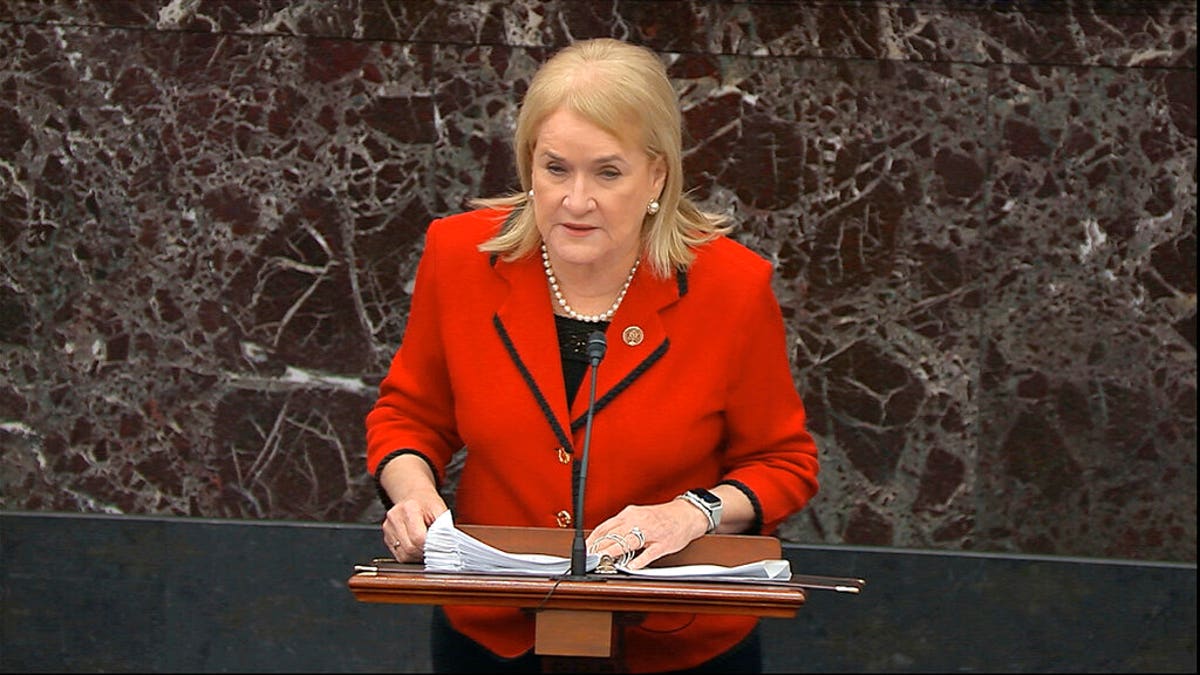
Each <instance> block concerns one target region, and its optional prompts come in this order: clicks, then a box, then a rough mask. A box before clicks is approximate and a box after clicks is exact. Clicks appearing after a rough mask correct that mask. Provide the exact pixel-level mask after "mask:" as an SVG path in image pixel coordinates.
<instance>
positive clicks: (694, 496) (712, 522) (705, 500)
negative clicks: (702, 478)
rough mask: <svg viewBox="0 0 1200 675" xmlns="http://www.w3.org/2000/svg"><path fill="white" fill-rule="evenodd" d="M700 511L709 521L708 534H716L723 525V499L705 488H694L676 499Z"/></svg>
mask: <svg viewBox="0 0 1200 675" xmlns="http://www.w3.org/2000/svg"><path fill="white" fill-rule="evenodd" d="M676 499H682V500H684V501H685V502H687V503H689V504H691V505H692V506H695V507H696V508H698V509H700V511H701V513H703V514H704V517H705V518H707V519H708V530H707V531H706V533H707V534H712V533H713V532H716V530H717V525H720V524H721V507H722V504H721V498H720V497H718V496H716V495H714V494H713V493H711V492H709V491H708V490H705V489H704V488H692V489H691V490H688V491H687V492H684V493H683V494H681V495H679V496H678V497H676Z"/></svg>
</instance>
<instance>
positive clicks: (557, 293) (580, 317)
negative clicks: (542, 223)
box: [542, 244, 642, 323]
mask: <svg viewBox="0 0 1200 675" xmlns="http://www.w3.org/2000/svg"><path fill="white" fill-rule="evenodd" d="M641 262H642V261H641V258H639V259H637V260H634V261H633V267H632V268H631V269H630V270H629V276H627V277H625V284H624V285H623V286H621V292H620V293H617V299H616V300H615V301H613V304H612V307H609V308H608V310H606V311H605V312H603V313H601V314H580V313H579V312H576V311H575V310H574V309H571V306H570V305H568V304H567V299H566V298H564V297H563V294H562V291H561V290H559V288H558V278H557V277H555V276H554V269H553V268H552V267H550V252H549V251H547V250H546V245H545V244H542V266H543V267H545V268H546V279H547V280H549V281H550V290H551V291H552V292H553V293H554V299H555V300H557V301H558V306H559V307H562V310H563V311H564V312H566V314H567V316H569V317H571V318H572V319H575V320H577V321H586V322H587V323H600V322H601V321H608V320H609V319H611V318H612V316H613V314H616V313H617V308H618V307H620V306H621V301H622V300H624V299H625V293H626V292H628V291H629V284H631V283H633V273H634V272H636V271H637V268H638V264H639V263H641Z"/></svg>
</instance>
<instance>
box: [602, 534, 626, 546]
mask: <svg viewBox="0 0 1200 675" xmlns="http://www.w3.org/2000/svg"><path fill="white" fill-rule="evenodd" d="M600 538H601V539H612V540H613V541H615V542H617V545H619V546H620V547H621V550H625V549H627V548H629V545H628V544H626V543H625V537H622V536H621V535H619V534H617V533H616V532H609V533H608V534H606V535H604V536H603V537H600Z"/></svg>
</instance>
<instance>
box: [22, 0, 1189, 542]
mask: <svg viewBox="0 0 1200 675" xmlns="http://www.w3.org/2000/svg"><path fill="white" fill-rule="evenodd" d="M599 35H606V36H615V37H621V38H626V39H629V40H631V41H635V42H639V43H642V44H646V45H648V46H650V47H651V48H653V49H654V50H656V51H657V52H659V53H660V54H661V55H662V57H663V59H664V60H665V61H666V62H667V63H669V65H670V72H671V74H672V76H673V77H674V78H675V80H676V82H677V83H678V86H679V90H680V92H681V94H682V100H683V103H684V107H685V118H686V124H687V130H688V151H687V156H686V163H685V167H686V170H687V172H688V179H689V182H690V183H691V184H692V185H694V186H695V187H696V195H697V196H698V197H699V198H700V199H701V200H702V201H703V202H704V203H705V204H706V205H708V206H709V207H712V208H719V209H724V210H726V211H728V212H730V213H732V214H734V215H735V216H736V218H737V220H738V221H739V223H740V227H739V230H738V232H737V234H736V236H737V238H738V239H739V240H741V241H742V242H744V243H746V244H747V245H749V246H751V247H752V248H754V249H755V250H757V251H759V252H760V253H761V254H763V255H764V256H766V257H768V258H769V259H771V260H773V261H774V262H775V263H776V264H777V268H778V274H777V277H776V290H777V293H778V296H779V299H780V302H781V304H782V306H783V309H784V313H785V316H786V319H787V322H788V326H789V331H790V333H791V337H792V338H793V343H794V345H795V351H794V361H793V365H794V374H795V379H796V383H797V387H798V388H799V390H800V391H801V393H802V395H803V396H804V399H805V401H806V403H807V405H808V407H809V412H810V415H811V425H812V431H813V433H814V434H815V435H816V436H817V437H818V440H819V442H820V445H821V449H822V460H823V472H822V492H821V493H820V494H819V495H818V497H817V498H816V499H815V500H814V501H813V503H812V504H811V505H810V507H809V508H808V509H806V510H805V511H804V512H802V513H801V514H798V515H797V516H796V517H794V518H793V519H792V520H791V521H789V522H788V523H787V525H786V526H785V527H784V529H783V531H782V533H781V534H782V536H783V537H784V538H785V540H787V541H790V542H797V543H808V544H855V545H878V546H887V547H904V548H917V549H944V550H967V551H999V552H1019V553H1030V554H1052V555H1067V556H1095V557H1113V558H1129V559H1141V560H1170V561H1193V562H1194V561H1195V560H1196V449H1195V446H1196V442H1197V437H1196V328H1195V322H1196V252H1195V251H1196V249H1195V247H1196V85H1195V78H1196V10H1195V7H1194V4H1193V3H1191V2H1176V1H1163V2H1095V3H1089V2H1074V3H1040V2H1039V3H1022V2H1004V3H984V2H979V3H963V2H933V1H929V0H926V1H919V2H882V1H880V2H870V1H862V2H849V1H846V2H842V1H828V2H759V3H743V2H700V1H698V0H693V1H669V0H662V1H648V0H644V1H634V0H616V1H613V2H596V3H583V2H567V1H565V0H562V1H551V2H535V1H533V0H517V1H515V2H470V3H464V2H458V1H457V0H419V1H416V0H415V1H412V2H398V1H391V2H376V1H374V0H357V1H351V2H340V1H335V0H307V1H298V2H282V1H278V0H276V1H272V2H257V3H251V2H205V1H199V0H197V1H184V0H178V1H176V2H153V1H150V0H127V1H115V0H114V1H109V2H84V1H82V0H79V1H75V2H71V1H68V0H61V1H52V0H46V1H44V2H8V3H4V4H3V5H0V484H2V488H3V492H2V494H0V508H2V509H5V510H16V511H44V512H85V513H90V512H96V513H115V514H156V515H163V514H166V515H185V516H203V517H210V518H237V519H278V520H299V521H333V522H354V523H373V522H377V521H378V520H379V519H380V518H381V517H382V510H381V507H380V506H379V504H378V502H377V500H376V496H375V493H374V490H373V485H372V482H371V480H370V479H369V477H368V476H366V474H365V470H364V466H363V451H364V448H363V445H364V444H363V432H362V417H363V415H364V414H365V412H366V410H367V408H368V407H369V406H370V404H371V402H372V400H373V396H374V392H375V385H376V384H377V382H378V380H379V378H380V377H381V375H382V373H383V372H384V370H385V368H386V365H387V363H388V360H389V359H390V357H391V354H392V352H393V351H394V350H395V348H396V346H397V344H398V343H399V341H400V339H401V336H402V334H403V329H404V324H405V317H406V313H407V307H408V292H409V291H410V290H411V282H412V276H413V272H414V268H415V264H416V261H417V258H418V256H419V254H420V251H421V236H422V232H423V228H424V226H425V225H426V224H427V223H428V221H429V220H430V219H431V218H433V217H436V216H439V215H442V214H446V213H450V212H454V211H457V210H460V209H462V208H464V205H465V202H466V200H467V199H469V198H471V197H474V196H480V195H492V194H497V193H500V192H504V191H506V190H508V189H510V188H512V187H513V186H514V181H513V178H512V173H513V172H512V168H511V164H512V155H511V152H510V149H509V147H508V137H509V132H510V129H511V126H512V122H513V118H514V114H515V109H516V105H517V103H518V101H519V98H520V95H521V92H522V90H523V87H524V85H525V84H526V83H527V82H528V79H529V77H530V75H531V73H532V72H533V71H534V69H535V68H536V66H537V64H538V63H539V62H540V61H541V60H543V59H544V58H545V57H546V56H547V55H548V54H549V53H552V52H553V51H554V50H555V49H556V48H558V47H560V46H562V45H564V44H566V43H567V42H569V41H570V40H571V39H574V38H584V37H593V36H599Z"/></svg>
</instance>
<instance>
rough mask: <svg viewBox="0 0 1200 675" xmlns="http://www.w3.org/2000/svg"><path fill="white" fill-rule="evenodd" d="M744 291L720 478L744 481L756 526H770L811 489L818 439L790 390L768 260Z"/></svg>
mask: <svg viewBox="0 0 1200 675" xmlns="http://www.w3.org/2000/svg"><path fill="white" fill-rule="evenodd" d="M760 269H762V272H761V273H760V275H759V276H758V278H757V279H756V280H755V283H754V284H752V286H751V288H750V292H749V293H747V295H746V296H745V298H744V301H745V302H744V304H743V305H742V307H743V309H744V312H745V314H744V316H743V317H742V320H741V322H739V323H740V325H741V326H742V327H744V330H742V331H741V332H740V336H741V342H740V350H739V356H740V359H739V360H738V363H739V367H738V368H737V369H736V372H735V374H734V375H733V377H732V378H731V379H730V381H729V382H730V384H729V391H728V392H727V405H726V415H727V423H728V427H727V429H728V433H729V439H728V446H727V452H726V457H725V465H726V469H725V475H724V476H723V481H734V482H737V483H740V484H742V485H744V486H745V487H746V488H748V489H749V490H750V492H752V493H753V495H754V497H755V498H757V501H758V506H759V507H760V508H761V512H762V530H761V531H762V532H763V533H771V532H773V531H774V530H775V529H776V528H777V527H778V526H779V525H780V524H781V523H782V522H783V521H784V520H785V519H786V518H787V517H788V516H790V515H791V514H793V513H795V512H796V511H799V510H800V509H801V508H803V507H804V506H805V505H806V504H807V503H808V501H809V500H810V499H812V497H813V496H814V495H815V494H816V493H817V489H818V483H817V474H818V471H819V465H818V459H817V445H816V442H815V441H814V440H813V437H812V435H811V434H809V432H808V429H807V426H806V425H807V417H806V415H805V411H804V404H803V402H802V401H801V399H800V395H799V393H797V391H796V385H795V381H794V380H793V379H792V374H791V364H790V359H789V357H788V348H787V335H786V330H785V328H784V323H783V316H782V313H781V312H780V309H779V302H778V301H777V300H776V298H775V294H774V291H773V290H772V288H771V284H770V277H771V273H772V272H771V268H770V267H769V266H763V268H760Z"/></svg>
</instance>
